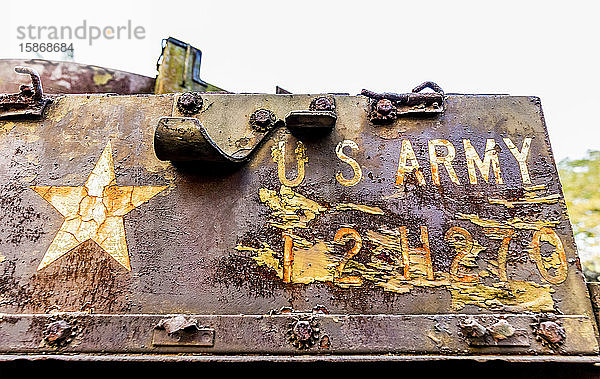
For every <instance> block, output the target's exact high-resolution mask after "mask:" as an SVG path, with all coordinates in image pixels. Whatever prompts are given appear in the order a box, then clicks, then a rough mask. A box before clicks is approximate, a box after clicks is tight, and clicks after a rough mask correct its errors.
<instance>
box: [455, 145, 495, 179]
mask: <svg viewBox="0 0 600 379" xmlns="http://www.w3.org/2000/svg"><path fill="white" fill-rule="evenodd" d="M463 145H464V148H465V156H466V158H467V172H468V174H469V183H471V184H477V172H476V170H475V167H477V168H478V169H479V172H480V173H481V177H482V178H483V180H485V182H486V183H487V182H488V178H489V175H490V166H491V168H492V170H493V173H494V177H495V178H496V184H502V183H503V181H502V176H501V173H500V161H499V159H498V150H496V141H495V140H494V139H492V138H488V139H487V140H486V143H485V152H484V157H483V161H482V160H481V158H480V157H479V154H477V151H475V148H474V147H473V145H472V144H471V141H470V140H468V139H464V140H463Z"/></svg>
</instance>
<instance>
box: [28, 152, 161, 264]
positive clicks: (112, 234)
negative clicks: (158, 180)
mask: <svg viewBox="0 0 600 379" xmlns="http://www.w3.org/2000/svg"><path fill="white" fill-rule="evenodd" d="M165 188H167V186H117V182H116V179H115V170H114V166H113V158H112V147H111V143H110V141H109V142H108V144H107V145H106V148H104V151H103V152H102V155H101V156H100V159H98V162H97V163H96V166H95V167H94V169H93V170H92V172H91V173H90V176H89V177H88V179H87V181H86V182H85V184H84V185H83V186H81V187H67V186H32V187H31V189H33V190H34V191H35V192H37V193H38V194H39V195H40V196H42V197H43V198H44V199H45V200H46V201H47V202H49V203H50V204H52V206H54V208H56V210H57V211H58V212H59V213H60V214H61V215H63V216H64V217H65V221H64V222H63V224H62V226H61V227H60V230H59V231H58V233H57V234H56V237H54V239H53V240H52V243H51V244H50V247H48V250H47V251H46V254H45V255H44V258H42V262H41V263H40V265H39V266H38V271H39V270H41V269H43V268H44V267H46V266H48V265H49V264H50V263H52V262H54V261H55V260H57V259H58V258H60V257H62V256H63V255H65V254H67V253H68V252H69V251H71V250H73V249H74V248H76V247H77V246H79V245H81V244H82V243H83V242H85V241H87V240H90V239H91V240H92V241H94V242H96V243H97V244H98V245H99V246H100V247H101V248H102V249H103V250H104V251H105V252H107V253H108V254H109V255H110V256H111V257H113V258H114V259H115V260H116V261H117V262H119V263H120V264H121V265H122V266H123V267H125V268H126V269H127V270H131V265H130V263H129V253H128V252H127V243H126V242H125V226H124V224H123V216H124V215H125V214H127V213H128V212H129V211H131V210H132V209H134V208H136V207H138V206H140V205H141V204H143V203H145V202H146V201H148V200H150V199H151V198H152V197H154V196H155V195H156V194H158V193H159V192H160V191H162V190H164V189H165Z"/></svg>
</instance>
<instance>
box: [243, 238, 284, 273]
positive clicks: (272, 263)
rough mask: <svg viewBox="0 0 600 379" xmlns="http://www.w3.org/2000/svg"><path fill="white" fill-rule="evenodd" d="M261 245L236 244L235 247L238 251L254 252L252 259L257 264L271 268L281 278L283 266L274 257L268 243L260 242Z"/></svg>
mask: <svg viewBox="0 0 600 379" xmlns="http://www.w3.org/2000/svg"><path fill="white" fill-rule="evenodd" d="M261 245H262V247H261V248H254V247H248V246H243V245H237V246H236V247H235V249H236V250H238V251H250V252H253V253H256V255H255V256H253V257H252V259H254V260H255V261H256V263H257V264H258V265H259V266H266V267H268V268H270V269H272V270H273V271H275V273H276V274H277V277H279V279H283V267H282V266H281V264H280V263H279V260H278V259H277V258H276V257H275V252H274V251H273V249H271V247H270V246H269V245H268V244H266V243H264V242H261Z"/></svg>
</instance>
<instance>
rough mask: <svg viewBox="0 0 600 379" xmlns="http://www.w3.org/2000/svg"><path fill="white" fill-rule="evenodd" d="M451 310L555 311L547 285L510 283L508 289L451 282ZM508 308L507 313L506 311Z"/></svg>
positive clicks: (551, 291) (502, 285) (505, 287)
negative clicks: (475, 307)
mask: <svg viewBox="0 0 600 379" xmlns="http://www.w3.org/2000/svg"><path fill="white" fill-rule="evenodd" d="M449 289H450V293H451V294H452V308H453V309H454V310H461V309H463V308H464V307H465V306H466V305H476V306H478V307H483V308H492V309H505V310H508V309H514V310H520V311H532V312H552V311H554V300H553V299H552V293H553V292H554V290H553V289H552V288H551V287H550V286H549V285H542V284H536V283H531V282H524V281H517V280H514V281H509V282H508V283H507V285H504V284H503V283H494V284H492V285H490V286H488V285H484V284H480V283H464V282H454V283H452V285H451V286H450V287H449ZM507 308H508V309H507Z"/></svg>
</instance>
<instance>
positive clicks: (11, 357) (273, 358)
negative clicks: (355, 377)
mask: <svg viewBox="0 0 600 379" xmlns="http://www.w3.org/2000/svg"><path fill="white" fill-rule="evenodd" d="M15 360H26V361H30V362H39V361H49V360H58V361H67V362H83V361H85V362H195V363H212V362H223V363H256V362H264V363H288V362H298V363H301V362H438V361H473V362H480V363H485V362H493V361H503V362H509V363H569V364H600V356H538V355H519V356H506V355H470V356H457V355H453V356H451V355H390V354H382V355H194V354H185V355H182V354H168V355H167V354H161V355H158V354H154V355H150V354H129V355H123V354H77V355H60V354H0V362H11V361H15Z"/></svg>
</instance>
